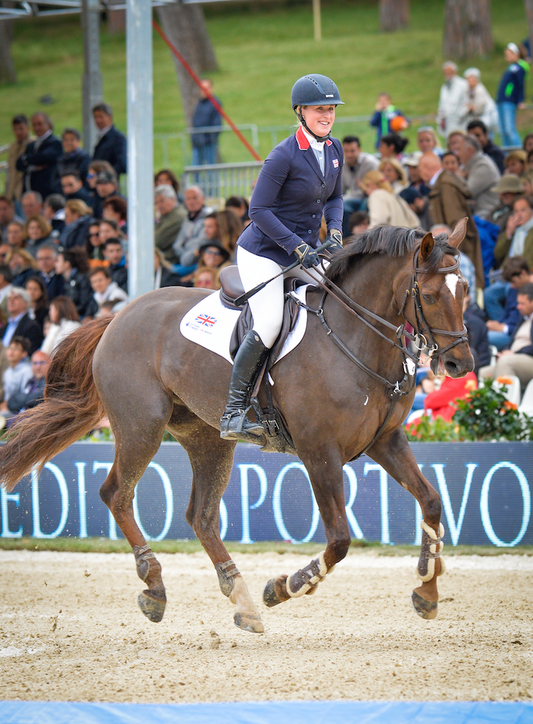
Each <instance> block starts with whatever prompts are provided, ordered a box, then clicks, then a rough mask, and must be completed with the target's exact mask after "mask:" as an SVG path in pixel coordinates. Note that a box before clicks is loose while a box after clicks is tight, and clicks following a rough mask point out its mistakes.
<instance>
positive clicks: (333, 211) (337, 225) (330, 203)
mask: <svg viewBox="0 0 533 724" xmlns="http://www.w3.org/2000/svg"><path fill="white" fill-rule="evenodd" d="M335 148H337V147H336V146H335ZM337 151H339V149H337ZM343 166H344V155H343V153H342V149H341V150H340V151H339V168H338V173H337V181H336V183H335V188H334V189H333V193H332V194H331V196H330V197H329V199H328V200H327V201H326V203H325V204H324V218H325V220H326V226H327V229H328V231H329V230H330V229H338V230H339V231H342V215H343V208H344V207H343V205H342V168H343Z"/></svg>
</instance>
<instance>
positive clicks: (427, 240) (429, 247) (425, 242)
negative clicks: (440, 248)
mask: <svg viewBox="0 0 533 724" xmlns="http://www.w3.org/2000/svg"><path fill="white" fill-rule="evenodd" d="M434 246H435V239H434V238H433V236H432V235H431V234H430V233H427V234H426V235H425V236H424V238H423V239H422V241H421V242H420V259H421V260H422V261H426V259H427V258H428V256H429V255H430V254H431V252H432V251H433V247H434Z"/></svg>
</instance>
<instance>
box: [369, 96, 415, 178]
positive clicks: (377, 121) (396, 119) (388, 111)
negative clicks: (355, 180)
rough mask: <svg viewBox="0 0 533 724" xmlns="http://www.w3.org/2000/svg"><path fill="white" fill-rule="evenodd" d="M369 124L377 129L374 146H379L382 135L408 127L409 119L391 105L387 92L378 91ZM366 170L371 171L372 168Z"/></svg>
mask: <svg viewBox="0 0 533 724" xmlns="http://www.w3.org/2000/svg"><path fill="white" fill-rule="evenodd" d="M370 125H371V126H373V127H374V128H375V129H376V131H377V135H376V148H379V144H380V141H381V137H382V136H386V135H387V134H389V133H397V132H398V131H403V130H405V129H406V128H408V127H409V121H408V120H407V119H406V118H405V116H404V114H403V113H402V112H401V111H400V110H398V108H396V106H393V105H392V101H391V97H390V95H389V94H388V93H380V94H379V96H378V99H377V102H376V108H375V111H374V115H373V116H372V118H371V119H370ZM368 170H369V171H372V170H374V169H368Z"/></svg>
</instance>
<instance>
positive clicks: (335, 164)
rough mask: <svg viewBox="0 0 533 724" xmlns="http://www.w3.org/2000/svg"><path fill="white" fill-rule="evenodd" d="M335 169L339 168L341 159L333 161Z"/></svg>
mask: <svg viewBox="0 0 533 724" xmlns="http://www.w3.org/2000/svg"><path fill="white" fill-rule="evenodd" d="M333 168H339V159H338V158H334V159H333Z"/></svg>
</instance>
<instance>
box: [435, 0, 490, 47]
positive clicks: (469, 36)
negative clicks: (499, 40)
mask: <svg viewBox="0 0 533 724" xmlns="http://www.w3.org/2000/svg"><path fill="white" fill-rule="evenodd" d="M493 48H494V42H493V40H492V30H491V17H490V0H446V8H445V11H444V45H443V50H444V55H445V56H446V58H454V59H457V60H463V59H464V58H470V57H472V56H474V55H487V54H488V53H490V51H491V50H492V49H493Z"/></svg>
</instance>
